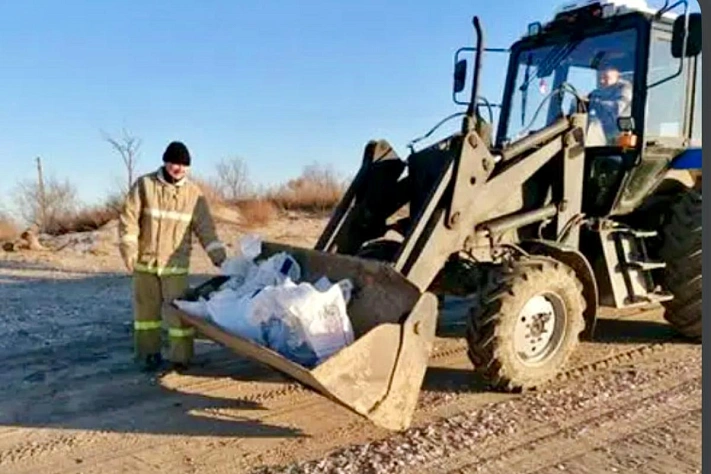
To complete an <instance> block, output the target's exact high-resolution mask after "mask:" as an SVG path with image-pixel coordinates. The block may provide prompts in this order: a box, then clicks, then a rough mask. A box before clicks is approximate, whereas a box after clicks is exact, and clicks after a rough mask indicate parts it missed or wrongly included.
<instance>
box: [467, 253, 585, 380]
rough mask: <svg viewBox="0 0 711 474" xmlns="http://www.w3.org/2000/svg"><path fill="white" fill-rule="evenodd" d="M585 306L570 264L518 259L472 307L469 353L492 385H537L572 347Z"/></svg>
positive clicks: (550, 376)
mask: <svg viewBox="0 0 711 474" xmlns="http://www.w3.org/2000/svg"><path fill="white" fill-rule="evenodd" d="M585 307H586V303H585V299H584V298H583V285H582V283H581V282H580V281H579V280H578V278H577V277H576V275H575V272H574V271H573V270H572V269H571V268H570V267H568V266H567V265H565V264H563V263H561V262H559V261H556V260H552V259H548V258H541V257H533V258H531V259H523V260H521V261H518V262H516V263H515V264H514V265H513V267H511V268H510V270H509V271H507V272H506V273H501V274H499V275H498V276H497V278H495V279H494V280H493V284H492V285H491V286H490V287H489V288H488V289H487V290H485V292H484V294H482V297H481V301H480V304H478V305H475V306H474V307H473V308H472V312H471V315H470V321H469V327H468V331H467V340H468V344H469V351H468V354H469V358H470V360H471V361H472V363H473V364H474V366H475V368H476V369H477V371H479V372H480V373H481V374H482V375H483V377H484V378H485V379H486V380H487V381H488V382H490V383H491V384H492V385H493V387H494V388H495V389H498V390H502V391H507V392H512V391H521V390H530V389H534V388H537V387H538V386H540V385H543V384H545V383H546V382H548V381H550V380H551V379H553V378H555V377H556V375H557V374H558V373H560V372H561V371H562V369H563V367H564V366H565V365H566V363H567V362H568V359H569V358H570V355H571V354H572V353H573V352H574V351H575V349H576V347H577V345H578V343H579V338H580V333H581V332H582V331H583V329H584V328H585V320H584V317H583V312H584V311H585Z"/></svg>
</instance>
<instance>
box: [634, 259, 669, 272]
mask: <svg viewBox="0 0 711 474" xmlns="http://www.w3.org/2000/svg"><path fill="white" fill-rule="evenodd" d="M666 266H667V264H666V263H664V262H639V261H632V262H627V268H631V269H633V270H641V271H643V272H648V271H652V270H659V269H662V268H666Z"/></svg>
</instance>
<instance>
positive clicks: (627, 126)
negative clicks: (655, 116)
mask: <svg viewBox="0 0 711 474" xmlns="http://www.w3.org/2000/svg"><path fill="white" fill-rule="evenodd" d="M617 128H618V129H619V130H620V132H631V131H633V130H634V118H632V117H618V118H617Z"/></svg>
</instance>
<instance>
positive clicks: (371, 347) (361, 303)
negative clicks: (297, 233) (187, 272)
mask: <svg viewBox="0 0 711 474" xmlns="http://www.w3.org/2000/svg"><path fill="white" fill-rule="evenodd" d="M262 248H263V252H262V254H261V255H260V257H259V258H260V259H262V258H268V257H269V256H271V255H273V254H275V253H278V252H282V251H283V252H287V253H289V254H290V255H291V256H292V257H293V258H294V259H296V261H297V262H298V263H299V265H300V266H301V274H302V278H301V281H307V282H311V283H314V282H315V281H316V280H318V279H319V278H320V277H322V276H326V277H328V278H329V279H330V280H331V281H338V280H341V279H344V278H348V279H350V281H351V282H352V283H353V285H354V291H353V294H352V297H351V300H350V302H349V305H348V316H349V317H350V319H351V322H352V325H353V330H354V334H355V340H354V342H353V343H352V344H351V345H349V346H347V347H345V348H343V349H341V350H340V351H339V352H337V353H335V354H333V355H332V356H331V357H330V358H328V359H327V360H325V361H324V362H322V363H321V364H320V365H318V366H317V367H315V368H314V369H312V370H308V369H307V368H305V367H303V366H301V365H299V364H297V363H295V362H292V361H290V360H288V359H286V358H285V357H283V356H282V355H280V354H278V353H277V352H275V351H272V350H271V349H268V348H266V347H264V346H261V345H259V344H256V343H254V342H252V341H250V340H248V339H245V338H242V337H240V336H236V335H234V334H231V333H228V332H226V331H224V330H222V329H221V328H220V327H219V326H217V325H215V324H214V323H212V322H210V321H207V320H204V319H202V318H199V317H194V316H191V315H189V314H186V313H185V312H182V311H179V310H178V311H179V314H180V317H181V318H182V319H183V321H184V322H186V323H187V324H190V325H192V326H194V327H195V328H196V329H197V330H198V331H199V332H201V333H202V334H203V335H204V336H206V337H208V338H209V339H212V340H214V341H216V342H218V343H220V344H222V345H224V346H226V347H228V348H230V349H232V350H233V351H234V352H236V353H237V354H240V355H242V356H245V357H249V358H251V359H254V360H257V361H259V362H261V363H264V364H266V365H268V366H270V367H272V368H273V369H276V370H279V371H281V372H283V373H285V374H287V375H289V376H290V377H292V378H294V379H296V380H298V381H300V382H301V383H303V384H305V385H307V386H309V387H311V388H313V389H314V390H316V391H318V392H320V393H321V394H323V395H324V396H326V397H328V398H329V399H331V400H333V401H336V402H338V403H340V404H342V405H344V406H345V407H347V408H349V409H351V410H353V411H355V412H356V413H359V414H360V415H362V416H364V417H366V418H368V419H370V420H371V421H372V422H373V423H375V424H376V425H378V426H381V427H383V428H386V429H390V430H398V431H399V430H404V429H406V428H408V427H409V426H410V423H411V421H412V415H413V413H414V411H415V407H416V405H417V400H418V395H419V391H420V388H421V385H422V380H423V378H424V375H425V372H426V370H427V363H428V359H429V356H430V352H431V349H432V344H433V341H434V337H435V329H436V322H437V299H436V297H435V296H434V295H433V294H431V293H420V291H419V290H418V289H417V288H416V287H415V286H414V285H413V284H411V283H410V282H409V281H408V280H407V279H406V278H405V277H403V276H402V275H401V274H399V273H398V272H397V271H395V270H394V269H393V268H392V267H391V266H389V265H387V264H385V263H383V262H378V261H375V260H365V259H360V258H356V257H351V256H347V255H341V254H330V253H326V252H321V251H317V250H311V249H304V248H298V247H291V246H287V245H282V244H276V243H264V244H263V246H262ZM224 281H225V277H216V278H213V279H211V280H208V281H207V282H205V283H204V284H203V285H201V286H199V287H197V288H193V289H191V290H189V291H188V292H187V293H186V295H185V296H184V298H181V299H186V300H195V299H197V297H198V296H200V295H204V294H207V293H209V292H210V291H212V290H214V289H216V288H217V287H219V286H220V285H221V283H222V282H224ZM173 307H175V305H173ZM176 309H177V308H176Z"/></svg>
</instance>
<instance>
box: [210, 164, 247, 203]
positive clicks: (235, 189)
mask: <svg viewBox="0 0 711 474" xmlns="http://www.w3.org/2000/svg"><path fill="white" fill-rule="evenodd" d="M216 171H217V176H216V177H215V180H214V186H215V187H216V188H217V190H218V192H219V193H220V196H221V197H222V198H223V199H225V200H228V201H235V200H238V199H241V198H245V197H247V195H248V194H249V192H250V191H251V186H250V182H249V176H248V173H247V165H246V164H245V163H244V161H243V160H242V159H241V158H237V157H234V158H228V159H223V160H221V161H220V162H219V163H218V164H217V166H216Z"/></svg>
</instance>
